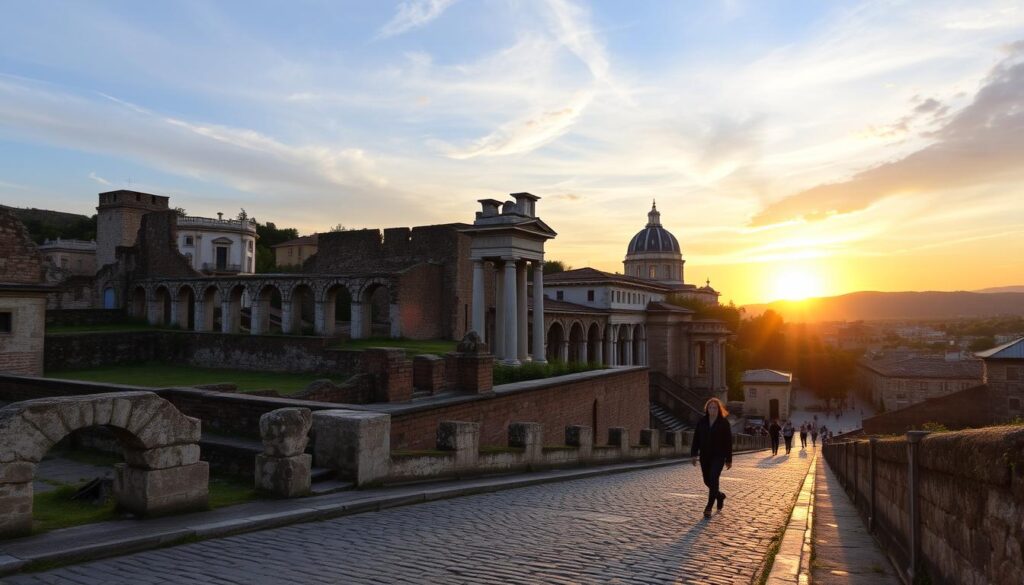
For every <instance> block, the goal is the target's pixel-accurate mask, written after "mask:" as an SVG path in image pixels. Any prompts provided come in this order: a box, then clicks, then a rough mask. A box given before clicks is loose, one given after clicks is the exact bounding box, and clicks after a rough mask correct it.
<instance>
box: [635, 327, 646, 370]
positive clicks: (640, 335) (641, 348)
mask: <svg viewBox="0 0 1024 585" xmlns="http://www.w3.org/2000/svg"><path fill="white" fill-rule="evenodd" d="M646 340H647V335H646V332H645V330H644V326H643V325H635V326H634V327H633V348H632V349H633V365H635V366H643V365H646V364H647V352H646V346H645V344H646Z"/></svg>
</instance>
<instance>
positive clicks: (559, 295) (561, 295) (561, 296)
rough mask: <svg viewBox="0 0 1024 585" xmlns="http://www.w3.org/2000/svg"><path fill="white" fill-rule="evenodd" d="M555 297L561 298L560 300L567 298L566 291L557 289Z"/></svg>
mask: <svg viewBox="0 0 1024 585" xmlns="http://www.w3.org/2000/svg"><path fill="white" fill-rule="evenodd" d="M555 298H556V299H558V300H560V301H563V300H565V293H563V292H562V291H560V290H556V291H555Z"/></svg>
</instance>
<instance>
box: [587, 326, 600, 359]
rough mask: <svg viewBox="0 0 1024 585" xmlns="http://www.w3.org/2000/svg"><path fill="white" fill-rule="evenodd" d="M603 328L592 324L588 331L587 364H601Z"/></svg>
mask: <svg viewBox="0 0 1024 585" xmlns="http://www.w3.org/2000/svg"><path fill="white" fill-rule="evenodd" d="M600 356H601V328H600V327H598V325H597V323H591V324H590V328H589V329H588V330H587V363H591V364H599V363H601V357H600Z"/></svg>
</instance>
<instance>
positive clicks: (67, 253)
mask: <svg viewBox="0 0 1024 585" xmlns="http://www.w3.org/2000/svg"><path fill="white" fill-rule="evenodd" d="M39 252H40V253H41V254H42V255H43V258H44V259H45V260H46V261H47V262H49V263H50V264H52V265H53V266H54V267H56V268H60V269H62V270H66V271H67V272H68V273H70V274H71V275H74V276H93V275H94V274H96V242H95V240H93V241H85V240H62V239H60V238H57V239H56V240H46V241H45V242H43V243H42V245H40V246H39Z"/></svg>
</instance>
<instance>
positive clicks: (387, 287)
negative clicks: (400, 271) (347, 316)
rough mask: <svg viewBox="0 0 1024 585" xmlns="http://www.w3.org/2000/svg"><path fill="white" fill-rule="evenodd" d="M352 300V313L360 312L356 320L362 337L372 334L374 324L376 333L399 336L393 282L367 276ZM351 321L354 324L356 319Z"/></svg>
mask: <svg viewBox="0 0 1024 585" xmlns="http://www.w3.org/2000/svg"><path fill="white" fill-rule="evenodd" d="M352 300H353V307H352V312H353V314H355V313H356V312H359V313H361V314H360V318H359V319H358V320H359V322H360V325H361V327H362V331H363V333H364V337H371V336H373V334H374V333H375V331H374V325H376V326H377V331H376V333H381V334H385V335H387V336H388V337H401V335H402V332H401V327H400V319H399V309H398V300H397V289H396V287H395V285H394V283H393V282H391V281H390V280H388V279H386V278H381V277H373V278H369V279H367V280H366V281H365V282H363V284H362V286H361V287H360V288H359V293H358V294H357V295H356V296H354V297H353V298H352ZM357 307H358V308H357ZM352 321H353V325H354V324H355V321H357V319H356V318H353V319H352Z"/></svg>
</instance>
